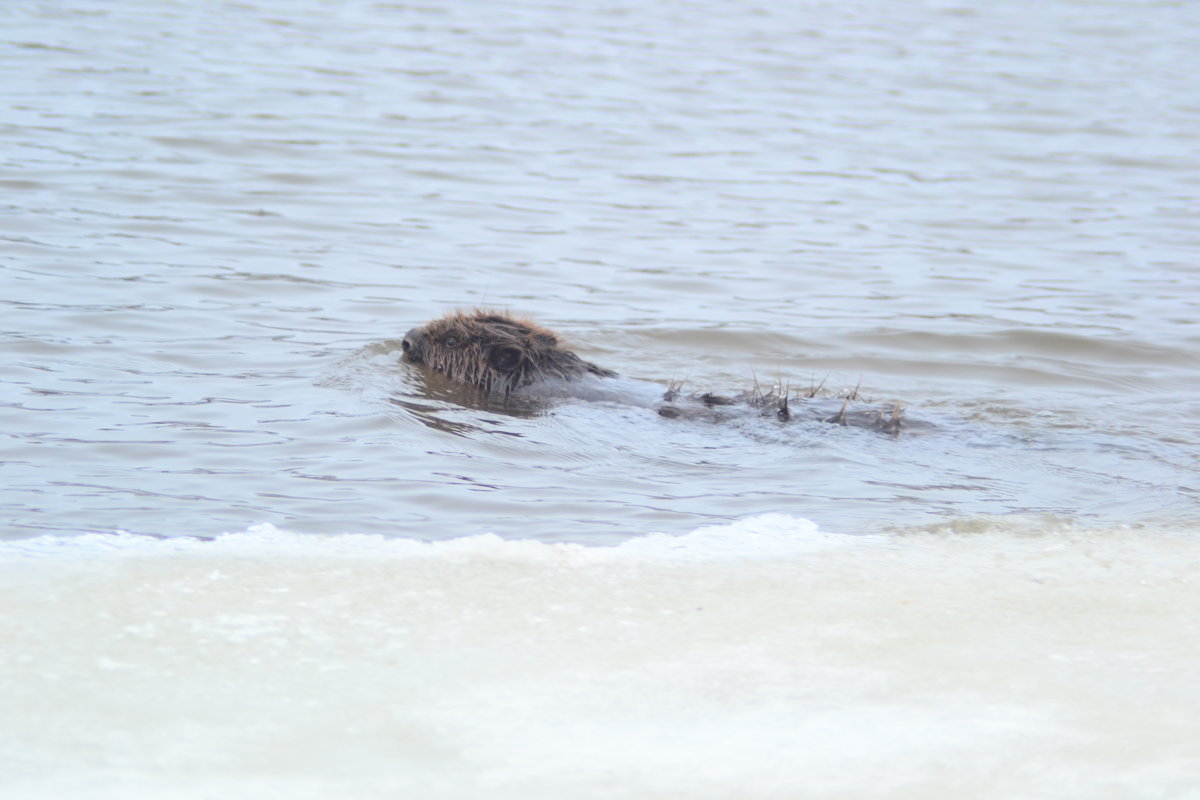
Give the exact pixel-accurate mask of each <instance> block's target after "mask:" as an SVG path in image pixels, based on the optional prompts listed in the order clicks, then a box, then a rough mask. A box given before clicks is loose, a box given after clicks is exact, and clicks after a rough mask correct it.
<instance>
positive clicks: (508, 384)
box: [402, 309, 900, 433]
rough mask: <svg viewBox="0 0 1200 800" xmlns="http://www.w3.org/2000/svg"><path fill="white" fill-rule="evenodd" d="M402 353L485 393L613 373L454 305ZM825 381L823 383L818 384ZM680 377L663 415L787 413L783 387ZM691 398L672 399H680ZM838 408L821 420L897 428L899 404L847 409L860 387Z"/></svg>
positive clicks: (533, 331)
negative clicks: (697, 382)
mask: <svg viewBox="0 0 1200 800" xmlns="http://www.w3.org/2000/svg"><path fill="white" fill-rule="evenodd" d="M402 347H403V350H404V355H405V358H406V359H407V360H408V361H410V362H412V363H414V364H421V365H424V366H426V367H428V368H429V369H431V370H433V371H434V372H437V373H440V374H441V375H445V376H446V377H448V378H450V379H452V380H455V381H458V382H460V383H464V384H468V385H471V386H475V387H476V388H478V389H479V390H480V391H482V392H484V393H485V394H488V395H498V396H500V397H502V398H503V399H504V401H505V402H507V401H508V399H509V395H511V394H512V392H513V391H515V390H517V389H520V388H522V387H525V386H529V385H531V384H533V383H536V382H538V381H543V380H546V379H548V378H559V379H562V380H574V379H577V378H582V377H584V376H586V375H595V376H597V377H602V378H611V377H615V376H616V373H615V372H613V371H611V370H607V369H604V368H603V367H598V366H596V365H595V364H593V363H591V362H590V361H584V360H583V359H582V358H580V357H579V356H577V355H575V353H573V352H571V351H570V350H567V349H564V348H563V347H560V346H559V343H558V337H557V336H555V335H554V333H553V332H552V331H550V330H548V329H546V328H543V327H542V326H540V325H538V324H537V323H535V322H532V321H530V320H527V319H520V318H517V317H512V316H510V315H509V314H507V313H505V312H501V311H487V310H483V309H476V310H474V311H455V312H452V313H450V314H447V315H446V316H444V317H441V318H439V319H435V320H433V321H432V322H429V323H427V324H425V325H423V326H421V327H419V328H413V329H412V330H410V331H409V332H408V333H407V334H405V336H404V341H403V345H402ZM824 383H825V382H824V381H822V382H821V385H822V386H823V385H824ZM681 388H682V384H679V383H672V384H671V385H670V386H669V388H668V389H667V391H666V393H665V394H664V396H663V400H664V401H665V402H666V403H667V405H664V406H661V407H659V409H658V413H659V414H661V415H662V416H664V417H670V418H675V417H681V416H694V415H695V411H696V410H706V409H714V408H715V407H719V406H730V405H747V406H750V407H752V408H757V409H759V410H760V411H762V413H763V414H764V415H770V416H775V417H777V418H778V419H780V420H783V421H787V420H790V419H792V418H793V415H794V412H793V411H792V408H791V404H790V402H789V398H790V397H791V396H792V393H791V392H790V390H789V389H788V388H786V387H784V388H782V389H781V390H780V389H776V388H770V389H768V390H766V391H763V390H762V389H761V388H760V387H759V386H758V383H757V382H755V386H754V388H753V390H751V391H749V392H744V393H742V394H740V395H737V396H736V397H724V396H721V395H716V394H712V393H705V394H697V395H691V396H688V397H685V396H684V395H683V393H682V392H681ZM820 389H821V386H816V387H813V388H812V389H811V390H810V391H808V392H801V391H797V392H796V393H795V397H796V398H797V399H800V398H809V399H812V398H814V397H816V395H817V393H818V392H819V391H820ZM681 399H682V400H688V401H691V403H690V404H689V405H685V406H678V405H673V403H675V402H676V401H678V400H681ZM842 399H844V401H845V402H844V403H843V404H842V406H841V409H840V410H839V411H837V412H836V413H834V414H833V415H832V416H828V417H825V416H824V415H822V418H821V419H822V421H823V422H829V423H833V424H836V425H848V424H849V425H854V426H856V427H866V428H874V429H875V430H879V431H882V432H885V433H897V432H898V431H899V430H900V407H899V406H896V405H893V406H891V407H884V408H874V407H868V408H867V409H851V408H850V403H851V401H853V400H856V399H858V389H857V387H856V388H855V390H854V391H853V392H852V393H850V394H849V395H846V396H844V397H843V398H842Z"/></svg>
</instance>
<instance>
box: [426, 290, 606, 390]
mask: <svg viewBox="0 0 1200 800" xmlns="http://www.w3.org/2000/svg"><path fill="white" fill-rule="evenodd" d="M402 347H403V349H404V356H405V358H406V359H407V360H408V361H410V362H412V363H414V364H423V365H424V366H426V367H428V368H429V369H431V370H433V371H434V372H437V373H440V374H442V375H445V376H447V377H449V378H451V379H453V380H456V381H460V382H462V383H467V384H470V385H472V386H476V387H478V388H479V389H480V390H482V391H483V392H486V393H489V394H490V393H492V392H497V393H500V394H502V395H503V396H504V398H505V399H508V396H509V394H510V393H511V392H512V391H513V390H514V389H519V388H521V387H522V386H528V385H530V384H532V383H534V382H536V381H539V380H544V379H546V378H561V379H564V380H572V379H575V378H581V377H583V376H584V375H598V376H600V377H604V378H610V377H613V376H614V375H616V373H615V372H612V371H610V370H607V369H604V368H602V367H598V366H596V365H595V364H592V363H591V362H588V361H584V360H583V359H582V358H580V357H579V356H577V355H575V354H574V353H572V352H571V351H570V350H565V349H563V348H562V347H559V345H558V337H556V336H555V335H554V334H553V333H551V332H550V331H548V330H546V329H545V328H543V327H541V326H539V325H537V324H535V323H533V322H529V321H528V320H521V319H515V318H513V317H510V316H509V315H508V314H505V313H502V312H495V311H480V310H476V311H471V312H464V311H456V312H453V313H450V314H447V315H446V316H444V317H442V318H440V319H435V320H433V321H432V322H430V323H427V324H426V325H423V326H421V327H419V328H413V329H412V330H411V331H409V332H408V333H406V334H405V335H404V342H403V345H402Z"/></svg>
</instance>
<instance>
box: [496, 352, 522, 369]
mask: <svg viewBox="0 0 1200 800" xmlns="http://www.w3.org/2000/svg"><path fill="white" fill-rule="evenodd" d="M488 363H489V364H491V365H492V368H493V369H496V370H499V371H501V372H512V371H513V370H514V369H516V368H517V365H519V364H520V363H521V350H520V349H519V348H516V347H493V348H492V349H491V351H490V352H489V353H488Z"/></svg>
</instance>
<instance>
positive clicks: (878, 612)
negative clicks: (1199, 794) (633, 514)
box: [0, 515, 1200, 798]
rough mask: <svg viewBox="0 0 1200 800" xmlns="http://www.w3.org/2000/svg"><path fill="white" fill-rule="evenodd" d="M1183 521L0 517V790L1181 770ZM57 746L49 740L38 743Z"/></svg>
mask: <svg viewBox="0 0 1200 800" xmlns="http://www.w3.org/2000/svg"><path fill="white" fill-rule="evenodd" d="M1197 564H1200V542H1198V541H1197V539H1196V537H1194V536H1191V535H1188V534H1186V533H1185V532H1171V531H1150V530H1136V529H1118V530H1103V531H1095V530H1090V531H1089V530H1083V529H1079V528H1076V527H1073V526H1071V525H1068V524H1059V523H1054V522H1052V521H1047V520H999V521H987V520H983V521H977V522H975V523H971V524H967V523H962V524H958V525H956V526H945V527H943V528H940V529H933V530H924V531H906V532H898V533H896V534H893V535H882V534H881V535H873V536H853V535H845V534H837V533H829V532H824V531H821V530H819V529H818V528H817V526H815V525H813V524H812V523H811V522H808V521H807V520H802V519H796V518H792V517H787V516H783V515H764V516H759V517H755V518H751V519H746V520H741V521H739V522H735V523H732V524H728V525H714V526H710V527H706V528H701V529H698V530H696V531H693V532H692V533H690V534H688V535H685V536H680V537H669V536H649V537H643V538H638V539H632V540H630V541H627V542H625V543H623V544H621V545H619V546H616V547H589V546H583V545H578V544H562V543H540V542H534V541H505V540H502V539H500V538H498V537H495V536H474V537H469V538H462V539H454V540H448V541H440V542H433V543H424V542H416V541H412V540H399V539H388V538H385V537H378V536H354V535H345V536H307V535H300V534H295V533H291V532H288V531H285V530H280V529H278V528H275V527H273V526H270V525H260V526H255V527H253V528H250V529H248V530H246V531H243V532H236V533H229V534H226V535H223V536H220V537H218V538H216V539H215V540H212V541H202V540H185V539H161V540H159V539H151V538H147V537H136V536H131V535H128V534H118V535H112V536H101V535H95V536H84V537H76V538H58V539H56V538H52V537H46V538H41V539H33V540H25V541H15V542H13V541H10V542H4V543H0V602H3V603H4V605H5V607H6V608H7V609H9V613H8V614H6V615H5V616H4V617H3V618H2V622H0V636H2V637H3V640H4V641H5V642H6V648H5V650H4V651H3V654H0V686H5V687H12V688H15V689H16V691H13V692H11V693H7V694H6V696H5V698H4V709H3V712H4V713H3V715H2V716H0V762H3V763H4V764H5V765H6V768H5V771H4V774H5V776H4V777H0V786H4V787H6V789H7V790H11V791H6V792H5V793H4V796H6V797H8V796H12V797H23V798H42V797H65V796H71V797H83V796H86V797H99V798H107V797H113V798H115V797H122V798H139V797H151V796H154V797H159V796H163V795H170V796H172V797H182V798H189V797H207V796H212V795H215V794H220V795H222V796H225V797H234V798H236V797H250V796H287V797H289V798H296V797H299V798H303V797H329V796H352V797H356V798H373V797H394V796H397V795H398V794H402V795H406V796H421V797H467V796H479V795H480V794H487V795H488V796H495V797H521V798H539V797H554V798H559V797H564V796H571V797H600V796H605V797H607V796H614V795H615V796H628V797H648V796H664V795H672V796H689V797H692V796H700V797H704V796H711V797H718V796H719V797H731V796H737V797H774V796H789V797H792V796H806V797H843V796H854V797H873V796H879V797H885V796H886V797H922V798H930V797H932V798H936V797H962V796H971V797H983V798H987V797H997V798H998V797H1013V796H1081V797H1082V796H1087V797H1126V796H1130V795H1131V794H1137V795H1141V796H1182V794H1183V792H1184V791H1185V790H1187V789H1189V788H1194V787H1195V786H1197V785H1200V767H1198V766H1197V763H1196V762H1195V759H1194V753H1193V749H1194V748H1193V747H1192V743H1193V742H1194V736H1195V733H1196V728H1195V720H1196V719H1198V718H1200V689H1198V688H1197V686H1196V683H1195V681H1194V680H1192V676H1193V673H1194V665H1195V663H1197V658H1198V657H1200V649H1198V645H1197V644H1196V637H1195V636H1191V635H1190V634H1189V631H1190V630H1191V628H1192V626H1194V624H1195V619H1196V618H1197V611H1198V607H1197V600H1196V595H1195V580H1196V578H1197ZM61 765H69V769H62V768H60V766H61Z"/></svg>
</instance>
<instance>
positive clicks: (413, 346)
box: [400, 328, 425, 364]
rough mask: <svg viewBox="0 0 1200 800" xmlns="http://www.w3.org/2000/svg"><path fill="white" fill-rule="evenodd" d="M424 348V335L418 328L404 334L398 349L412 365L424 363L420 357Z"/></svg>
mask: <svg viewBox="0 0 1200 800" xmlns="http://www.w3.org/2000/svg"><path fill="white" fill-rule="evenodd" d="M424 346H425V333H424V331H422V330H421V329H420V328H413V329H412V330H411V331H409V332H408V333H406V334H404V341H402V342H401V343H400V349H401V350H403V351H404V356H405V357H406V358H407V359H408V360H409V361H411V362H412V363H414V364H421V363H424V357H423V356H422V355H421V351H422V350H423V349H424Z"/></svg>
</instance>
